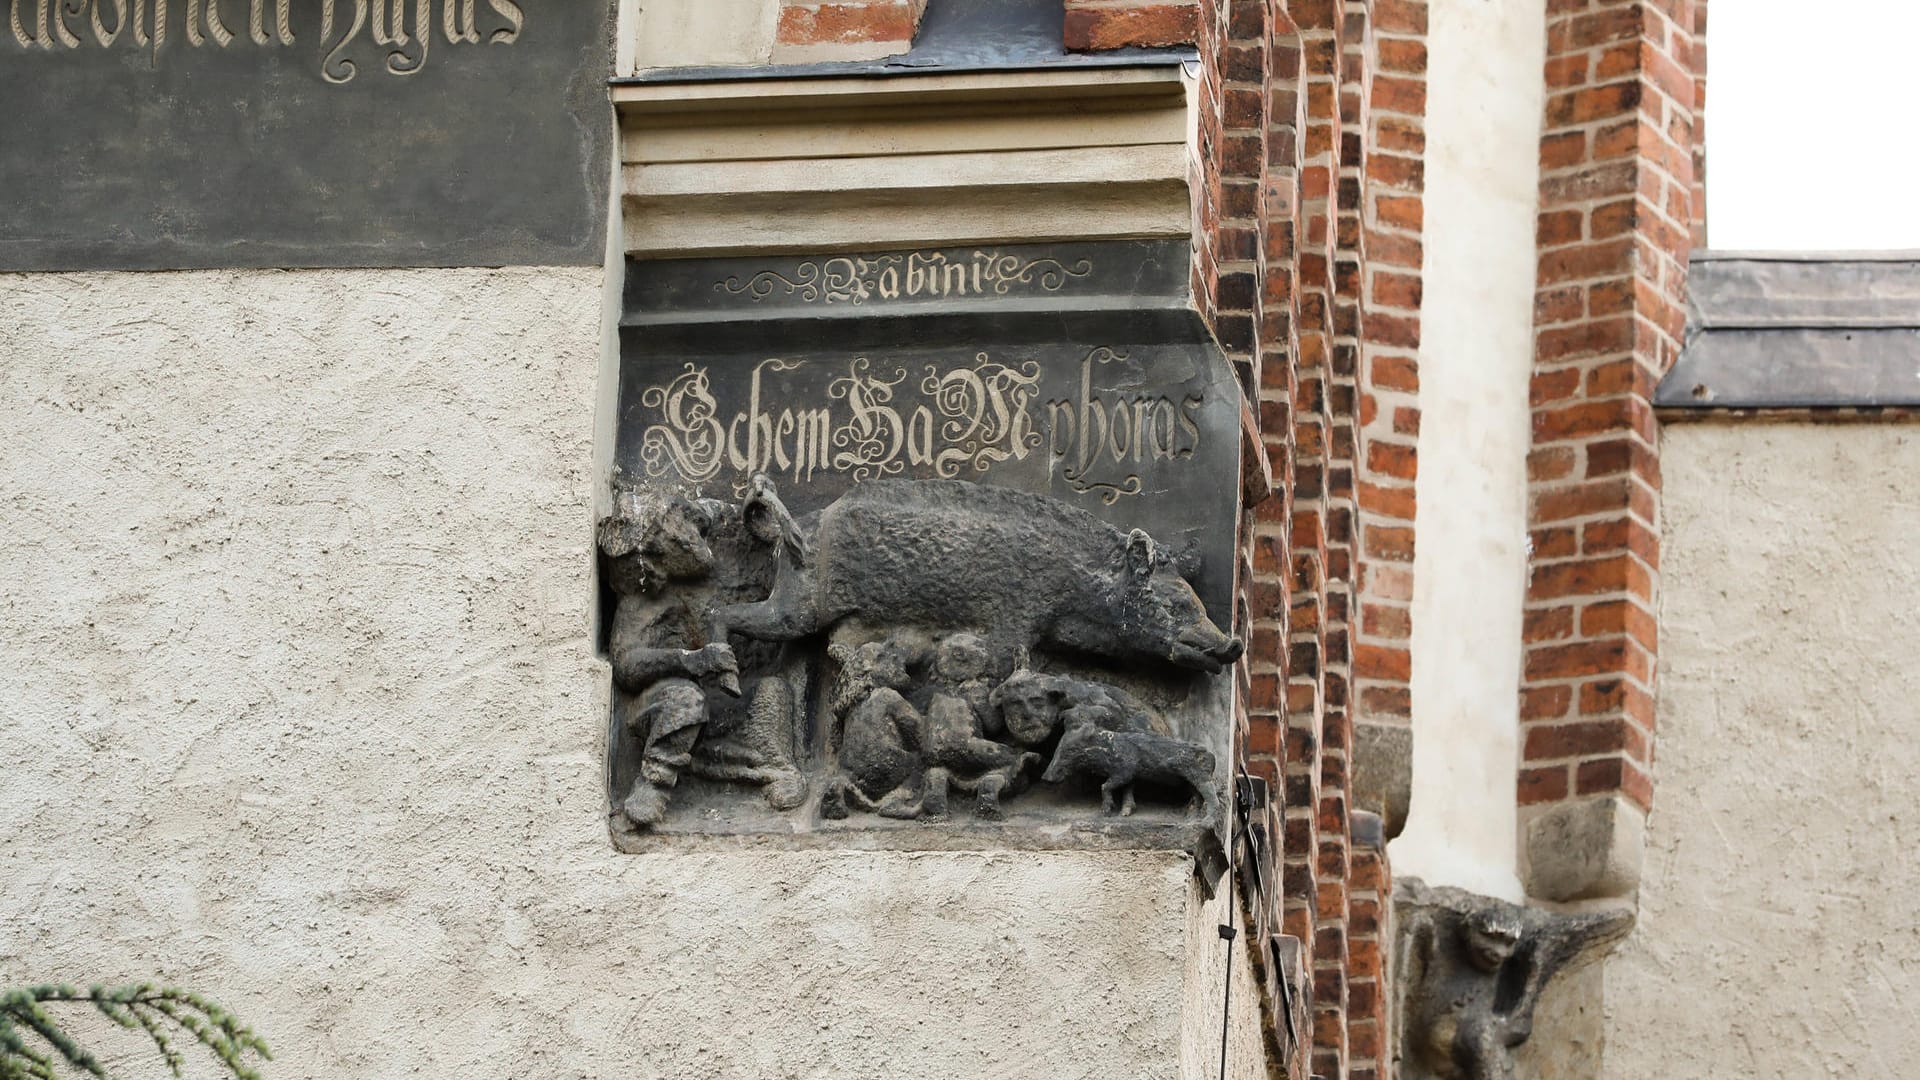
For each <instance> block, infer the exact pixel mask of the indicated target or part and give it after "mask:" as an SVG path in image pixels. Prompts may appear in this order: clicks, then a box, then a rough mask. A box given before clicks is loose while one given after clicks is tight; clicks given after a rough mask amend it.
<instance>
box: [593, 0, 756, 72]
mask: <svg viewBox="0 0 1920 1080" xmlns="http://www.w3.org/2000/svg"><path fill="white" fill-rule="evenodd" d="M779 24H780V0H620V28H621V30H620V34H619V40H618V41H617V42H615V47H614V70H615V71H617V72H619V73H620V74H621V75H632V74H634V73H635V72H637V71H642V70H645V69H647V68H663V67H708V66H744V65H754V64H764V63H767V62H768V61H769V60H770V59H772V57H773V43H774V36H775V32H776V31H777V30H778V29H779Z"/></svg>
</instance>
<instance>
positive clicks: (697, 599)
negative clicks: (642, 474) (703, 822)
mask: <svg viewBox="0 0 1920 1080" xmlns="http://www.w3.org/2000/svg"><path fill="white" fill-rule="evenodd" d="M721 511H722V507H721V506H719V505H718V504H714V503H711V502H710V501H708V500H701V501H698V502H696V501H695V500H692V499H689V498H686V497H685V496H681V495H677V494H673V493H670V492H655V491H640V490H631V489H629V490H624V491H620V492H617V493H616V495H615V509H614V513H613V514H611V515H610V516H608V517H607V518H606V519H605V520H603V521H602V522H601V523H600V529H599V534H600V535H599V541H600V550H601V552H602V554H604V555H605V556H606V559H607V564H606V565H607V581H608V584H609V585H610V586H611V588H612V590H613V593H614V595H615V597H616V598H617V599H616V603H615V606H614V612H613V633H612V639H611V643H610V650H609V651H610V659H611V660H612V662H613V679H614V683H615V685H616V686H618V687H619V688H620V689H621V690H623V691H625V692H627V693H629V694H633V695H635V696H636V697H637V698H638V702H637V704H638V708H637V709H636V710H635V711H634V712H633V713H632V714H631V718H630V721H629V723H630V726H632V727H633V728H634V729H635V731H636V733H637V734H641V736H642V738H643V740H644V742H643V750H642V757H641V762H640V774H639V776H637V777H636V778H635V779H634V782H633V787H632V788H631V789H630V790H629V791H628V793H627V795H626V798H625V799H624V800H622V802H621V812H622V813H624V814H625V815H626V817H627V819H628V820H629V821H631V822H633V824H634V825H636V826H639V827H641V828H646V827H649V826H652V825H656V824H658V823H659V822H660V819H661V817H662V816H663V815H664V814H665V812H666V808H667V792H668V791H669V790H670V789H672V788H673V787H674V785H676V784H677V783H679V780H680V773H681V771H682V770H683V769H685V768H686V767H687V766H688V764H689V763H690V762H691V760H692V751H693V744H694V740H695V739H697V738H698V737H699V735H700V729H701V726H702V725H703V724H705V723H706V721H707V717H708V713H707V688H708V687H713V688H715V689H718V690H719V691H721V692H722V693H725V694H729V695H732V696H736V697H737V696H739V694H740V667H739V663H738V662H737V661H736V660H735V658H734V655H733V650H732V648H730V647H729V646H728V645H727V643H726V642H724V641H709V640H707V639H706V619H705V617H704V615H705V608H706V604H705V603H704V599H705V597H706V595H707V591H706V590H705V589H704V588H702V587H701V586H702V585H703V583H704V582H705V581H706V579H707V578H708V577H709V576H710V575H711V574H712V573H713V569H714V556H713V548H712V547H711V546H710V544H709V543H708V533H709V532H710V531H711V530H712V528H713V524H714V519H715V516H716V515H717V514H718V513H720V512H721Z"/></svg>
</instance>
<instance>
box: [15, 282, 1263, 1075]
mask: <svg viewBox="0 0 1920 1080" xmlns="http://www.w3.org/2000/svg"><path fill="white" fill-rule="evenodd" d="M601 304H602V292H601V273H600V271H598V270H587V269H569V270H552V269H521V270H405V271H371V270H363V271H300V272H279V271H247V272H209V273H198V272H196V273H174V274H149V275H134V274H95V275H42V276H11V277H8V276H0V310H5V311H6V313H7V314H6V317H5V318H0V356H3V357H5V359H6V372H7V378H6V379H5V380H4V382H0V565H4V566H5V567H6V568H7V573H6V574H4V575H0V702H5V703H6V707H5V708H4V709H0V742H3V743H4V745H6V746H7V747H8V748H9V754H8V757H9V761H8V767H7V778H6V781H5V783H4V785H0V838H4V839H0V912H4V913H5V915H4V917H0V970H3V971H4V972H5V977H6V979H7V980H8V981H10V982H11V981H29V980H39V979H64V980H71V981H76V982H83V983H84V982H88V981H93V980H100V981H106V982H115V981H120V980H135V979H144V978H152V977H157V978H161V979H165V980H170V981H175V982H178V983H181V984H185V985H189V986H192V987H194V988H197V989H200V990H202V991H204V992H207V993H209V994H212V995H214V996H215V997H217V998H219V999H220V1000H222V1001H224V1002H226V1003H228V1004H230V1005H231V1006H233V1007H234V1008H235V1009H236V1010H237V1011H238V1012H239V1013H240V1014H241V1015H242V1016H244V1017H246V1018H247V1019H249V1020H250V1021H252V1022H253V1023H254V1024H256V1025H257V1026H258V1028H259V1029H260V1030H261V1031H262V1033H263V1034H265V1035H266V1036H267V1037H268V1038H269V1040H270V1041H271V1042H272V1043H273V1044H274V1046H275V1048H276V1050H277V1052H278V1057H279V1059H278V1061H276V1062H275V1063H274V1064H273V1066H271V1068H270V1071H269V1073H268V1075H269V1076H271V1077H273V1078H274V1080H289V1078H296V1077H313V1078H326V1080H338V1078H341V1077H354V1078H375V1080H377V1078H384V1077H402V1076H408V1077H417V1076H425V1077H436V1078H438V1077H458V1078H460V1080H485V1078H495V1077H497V1078H503V1080H504V1078H514V1080H520V1078H526V1077H541V1078H545V1077H595V1078H597V1077H612V1076H626V1077H637V1078H647V1077H659V1078H662V1080H665V1078H673V1080H681V1078H687V1077H707V1076H714V1077H718V1076H727V1077H735V1076H738V1077H781V1078H787V1077H792V1078H811V1077H843V1076H844V1077H878V1076H896V1075H928V1076H941V1077H957V1078H965V1077H982V1078H985V1077H995V1078H1005V1077H1025V1076H1032V1077H1049V1078H1051V1077H1078V1076H1176V1075H1180V1072H1181V1070H1180V1066H1179V1062H1180V1060H1181V1057H1182V1055H1183V1052H1185V1051H1186V1049H1187V1047H1189V1046H1197V1045H1199V1043H1200V1042H1201V1041H1202V1040H1204V1039H1205V1038H1206V1037H1207V1033H1208V1032H1211V1033H1212V1037H1213V1038H1214V1039H1217V1038H1218V1034H1217V1033H1218V1030H1219V1028H1218V1027H1217V1023H1218V1019H1217V1018H1218V1013H1217V1012H1216V1011H1210V1010H1212V1009H1213V1008H1214V1007H1215V1005H1216V1004H1217V1002H1218V1000H1219V998H1218V993H1217V989H1216V988H1215V987H1214V986H1213V985H1211V982H1216V981H1217V980H1214V979H1212V977H1211V976H1209V975H1208V974H1207V973H1206V972H1205V971H1202V972H1200V974H1199V975H1198V976H1196V975H1195V974H1194V972H1193V971H1192V970H1190V964H1189V955H1190V952H1189V950H1190V948H1192V947H1195V946H1196V945H1197V946H1198V947H1201V948H1206V949H1210V950H1217V949H1218V947H1219V943H1218V940H1217V938H1214V937H1213V936H1212V930H1211V925H1210V924H1208V923H1206V922H1205V920H1204V919H1203V920H1200V925H1201V929H1202V930H1204V934H1203V935H1202V936H1203V940H1202V941H1200V942H1198V943H1195V942H1192V941H1191V940H1190V927H1191V926H1192V925H1195V919H1196V914H1195V913H1196V910H1197V908H1196V907H1195V905H1194V903H1193V901H1192V890H1193V885H1192V875H1191V869H1190V864H1189V862H1188V860H1187V859H1186V858H1185V857H1184V856H1180V855H1174V854H1164V853H1163V854H1151V853H1103V854H1096V853H1053V854H1019V853H1002V854H993V853H941V854H914V853H883V854H873V853H852V852H848V853H836V852H792V853H784V854H776V853H771V852H758V851H746V850H734V851H708V852H704V853H693V852H685V851H682V852H677V853H666V852H661V853H653V854H647V855H640V856H622V855H617V854H615V853H614V852H613V850H612V848H611V847H610V845H609V843H608V839H607V835H606V827H605V820H604V816H603V809H604V807H603V795H602V763H601V746H600V740H601V735H602V731H603V730H604V725H605V720H604V717H605V712H604V709H605V702H604V696H603V695H604V691H603V689H602V688H603V687H604V685H605V673H604V669H603V667H602V665H601V663H600V662H599V661H598V660H596V659H595V657H594V656H593V655H592V654H591V650H590V647H589V635H588V625H589V610H588V609H589V607H590V604H591V597H592V587H591V579H590V573H591V558H590V549H589V545H590V537H591V523H592V510H591V488H592V484H591V483H590V480H591V476H592V467H591V462H592V461H593V455H592V448H591V446H590V443H591V441H592V435H593V431H594V423H595V416H594V408H595V385H594V384H595V378H596V369H597V367H598V365H599V363H600V350H601V342H602V324H601ZM1249 985H1250V983H1249V982H1244V981H1243V982H1242V983H1241V986H1242V988H1243V989H1244V988H1245V987H1247V986H1249ZM1208 1017H1212V1020H1211V1024H1212V1025H1214V1026H1209V1020H1208ZM1237 1030H1240V1031H1244V1030H1245V1025H1244V1022H1243V1023H1242V1024H1240V1025H1237ZM101 1038H102V1039H104V1040H106V1043H107V1044H108V1045H112V1046H115V1047H117V1048H119V1049H120V1050H123V1051H131V1050H133V1049H135V1048H136V1046H137V1044H135V1043H132V1042H128V1041H125V1040H124V1039H123V1040H122V1041H119V1042H114V1036H112V1035H103V1036H101ZM1237 1045H1243V1044H1239V1043H1237ZM1241 1053H1244V1051H1243V1050H1242V1051H1241ZM123 1063H124V1064H126V1066H127V1068H128V1071H129V1072H130V1073H136V1072H138V1071H139V1070H141V1069H147V1070H148V1071H150V1069H149V1068H148V1067H149V1066H152V1065H153V1064H154V1063H153V1062H152V1061H151V1060H150V1059H135V1058H131V1057H129V1058H125V1059H123ZM139 1074H142V1075H144V1073H139ZM1202 1075H1205V1074H1202ZM1256 1075H1257V1074H1256Z"/></svg>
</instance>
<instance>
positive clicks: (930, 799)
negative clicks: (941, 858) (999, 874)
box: [925, 633, 1040, 820]
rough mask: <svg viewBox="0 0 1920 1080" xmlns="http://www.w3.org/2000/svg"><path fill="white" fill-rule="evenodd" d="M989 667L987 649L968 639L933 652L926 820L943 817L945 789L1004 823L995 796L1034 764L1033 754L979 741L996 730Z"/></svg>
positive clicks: (951, 638)
mask: <svg viewBox="0 0 1920 1080" xmlns="http://www.w3.org/2000/svg"><path fill="white" fill-rule="evenodd" d="M992 664H993V661H992V657H991V654H990V653H989V652H988V649H987V643H986V642H985V641H983V640H982V639H981V638H979V637H978V636H976V635H974V634H968V633H957V634H949V635H947V636H946V637H944V638H942V639H941V640H940V641H939V642H938V643H937V644H936V645H935V646H934V650H933V668H932V671H931V672H930V674H929V676H928V680H927V705H926V718H927V761H928V764H929V766H930V767H929V768H928V770H927V776H926V804H927V806H926V811H925V812H926V815H927V816H929V817H938V816H939V815H940V814H943V813H945V811H946V795H947V791H948V789H949V788H950V787H952V788H958V789H959V790H962V791H972V792H973V793H974V794H975V796H976V802H975V806H974V813H975V814H977V815H979V816H980V817H983V818H987V819H989V820H997V819H999V818H1002V817H1005V816H1006V814H1005V812H1004V811H1003V810H1002V809H1001V807H1000V796H1001V794H1002V793H1005V792H1008V791H1010V790H1013V789H1016V788H1017V787H1018V786H1019V783H1020V774H1021V771H1022V770H1024V769H1025V768H1026V767H1027V766H1029V765H1037V764H1039V763H1040V755H1038V754H1033V753H1028V752H1026V751H1023V750H1021V749H1019V748H1018V747H1012V746H1007V745H1005V744H1002V743H998V742H995V741H993V740H992V739H988V738H986V737H985V736H986V734H987V733H988V731H989V730H990V729H992V728H997V727H998V726H999V725H998V723H997V722H996V720H995V717H994V709H993V705H992V701H991V699H992V695H993V689H994V685H993V680H992V679H991V678H990V677H989V674H988V673H989V670H990V669H991V667H992Z"/></svg>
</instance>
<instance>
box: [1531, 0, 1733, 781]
mask: <svg viewBox="0 0 1920 1080" xmlns="http://www.w3.org/2000/svg"><path fill="white" fill-rule="evenodd" d="M1694 26H1695V8H1694V0H1639V2H1631V3H1622V2H1619V0H1550V2H1549V4H1548V25H1547V63H1546V71H1545V76H1546V80H1547V105H1546V122H1545V128H1544V131H1543V134H1542V137H1541V143H1540V164H1541V180H1540V213H1539V224H1538V236H1537V241H1538V245H1539V276H1538V291H1537V294H1536V302H1535V319H1534V322H1535V366H1534V372H1533V382H1532V402H1533V449H1532V454H1531V456H1530V458H1529V460H1528V477H1529V484H1530V500H1529V511H1530V519H1529V527H1530V529H1531V530H1532V531H1531V539H1532V554H1531V560H1530V566H1529V570H1530V578H1529V582H1528V587H1527V602H1526V603H1527V606H1526V623H1525V637H1526V646H1525V664H1524V669H1523V676H1522V678H1523V681H1522V687H1521V721H1522V740H1523V741H1522V758H1523V761H1522V766H1521V772H1520V801H1521V803H1522V805H1523V806H1525V807H1542V806H1546V805H1550V804H1553V803H1557V802H1561V801H1564V800H1570V799H1581V798H1586V797H1594V796H1608V795H1612V794H1615V793H1618V794H1620V795H1623V796H1625V798H1626V799H1627V800H1629V801H1630V802H1631V803H1632V804H1633V805H1634V806H1637V807H1638V808H1639V809H1640V810H1642V811H1644V810H1645V809H1646V808H1647V807H1648V806H1650V805H1651V802H1652V798H1653V787H1652V780H1651V776H1652V772H1651V767H1652V759H1653V679H1654V665H1655V658H1656V655H1657V650H1658V645H1659V643H1658V635H1657V633H1656V629H1655V611H1656V610H1657V609H1656V607H1655V589H1656V584H1657V581H1658V575H1659V569H1660V518H1659V493H1660V466H1659V446H1660V444H1659V432H1658V430H1657V428H1656V426H1655V423H1654V417H1653V408H1652V403H1651V397H1652V394H1653V389H1654V386H1655V384H1656V383H1657V382H1658V381H1659V379H1660V376H1661V375H1663V374H1664V373H1665V372H1666V370H1667V369H1668V367H1669V366H1671V365H1672V363H1673V360H1674V358H1675V355H1676V354H1677V352H1678V350H1679V347H1680V342H1681V337H1682V333H1683V331H1684V327H1685V322H1686V314H1685V307H1684V304H1685V287H1686V267H1687V255H1688V251H1689V249H1690V247H1691V245H1692V224H1693V221H1694V217H1693V202H1694V174H1693V173H1694V156H1693V155H1694V126H1693V109H1694V93H1695V76H1694V66H1693V35H1694Z"/></svg>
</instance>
